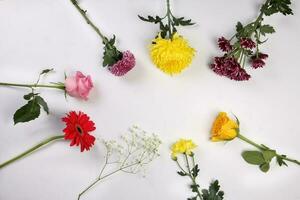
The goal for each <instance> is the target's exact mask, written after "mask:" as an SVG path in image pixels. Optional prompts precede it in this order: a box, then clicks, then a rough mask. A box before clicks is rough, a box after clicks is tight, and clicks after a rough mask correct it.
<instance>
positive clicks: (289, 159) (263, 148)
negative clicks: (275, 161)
mask: <svg viewBox="0 0 300 200" xmlns="http://www.w3.org/2000/svg"><path fill="white" fill-rule="evenodd" d="M237 137H238V138H240V139H241V140H243V141H244V142H246V143H248V144H251V145H252V146H254V147H256V148H258V149H259V150H260V151H266V150H268V149H266V147H264V146H262V145H260V144H257V143H255V142H253V141H252V140H250V139H248V138H246V137H245V136H243V135H241V134H238V136H237ZM276 156H278V157H280V158H281V159H283V160H286V161H289V162H292V163H295V164H297V165H300V161H298V160H295V159H291V158H288V157H285V156H283V155H280V154H277V153H276Z"/></svg>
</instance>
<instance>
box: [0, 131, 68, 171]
mask: <svg viewBox="0 0 300 200" xmlns="http://www.w3.org/2000/svg"><path fill="white" fill-rule="evenodd" d="M63 138H64V136H63V135H57V136H53V137H50V138H48V139H46V140H43V141H42V142H40V143H39V144H37V145H35V146H33V147H32V148H30V149H28V150H27V151H25V152H23V153H21V154H19V155H17V156H16V157H13V158H12V159H10V160H8V161H6V162H4V163H2V164H0V169H1V168H3V167H5V166H7V165H9V164H11V163H13V162H15V161H17V160H19V159H21V158H23V157H25V156H27V155H28V154H30V153H33V152H34V151H36V150H37V149H39V148H41V147H42V146H45V145H46V144H48V143H50V142H53V141H56V140H61V139H63Z"/></svg>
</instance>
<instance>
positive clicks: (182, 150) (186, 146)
mask: <svg viewBox="0 0 300 200" xmlns="http://www.w3.org/2000/svg"><path fill="white" fill-rule="evenodd" d="M196 147H197V145H196V144H194V142H193V141H192V140H185V139H180V140H178V141H177V142H176V143H174V144H173V145H172V147H171V151H172V158H173V159H176V157H177V154H187V155H191V154H192V150H193V149H194V148H196Z"/></svg>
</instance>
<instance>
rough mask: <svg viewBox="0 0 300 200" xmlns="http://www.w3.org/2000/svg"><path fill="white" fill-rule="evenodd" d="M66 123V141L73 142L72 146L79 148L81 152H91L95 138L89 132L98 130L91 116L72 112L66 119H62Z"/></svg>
mask: <svg viewBox="0 0 300 200" xmlns="http://www.w3.org/2000/svg"><path fill="white" fill-rule="evenodd" d="M62 121H63V122H65V123H66V128H65V129H64V130H63V132H64V133H65V140H71V144H70V146H74V145H76V146H79V145H80V150H81V152H83V151H84V150H87V151H88V150H90V148H91V147H92V146H93V145H94V142H95V137H94V136H92V135H90V134H89V132H91V131H94V130H95V129H96V127H95V123H94V122H93V121H91V120H90V118H89V116H87V115H86V114H84V113H83V112H78V114H77V113H76V112H75V111H71V112H70V113H69V114H68V115H67V116H66V117H64V118H62Z"/></svg>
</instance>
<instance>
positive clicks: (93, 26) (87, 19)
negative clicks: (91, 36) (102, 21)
mask: <svg viewBox="0 0 300 200" xmlns="http://www.w3.org/2000/svg"><path fill="white" fill-rule="evenodd" d="M70 1H71V2H72V4H73V5H74V6H75V8H76V9H77V10H78V12H79V13H80V14H81V16H82V17H83V18H84V19H85V21H86V23H87V24H88V25H90V26H91V27H92V28H93V29H94V31H95V32H96V33H97V34H98V35H99V36H100V38H101V39H102V41H103V42H104V44H107V43H108V40H107V38H106V37H105V36H104V35H103V34H102V33H101V32H100V30H99V28H98V27H97V26H96V25H95V24H94V23H93V22H92V21H91V20H90V19H89V18H88V16H87V14H86V12H87V11H86V10H83V9H82V8H81V7H80V6H79V5H78V2H77V0H70Z"/></svg>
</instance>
